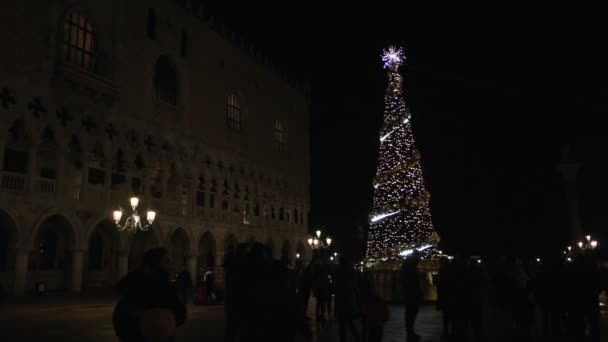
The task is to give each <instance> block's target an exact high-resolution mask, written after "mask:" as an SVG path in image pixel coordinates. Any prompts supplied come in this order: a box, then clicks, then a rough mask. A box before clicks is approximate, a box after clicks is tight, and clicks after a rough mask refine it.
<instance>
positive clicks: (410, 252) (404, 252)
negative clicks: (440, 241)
mask: <svg viewBox="0 0 608 342" xmlns="http://www.w3.org/2000/svg"><path fill="white" fill-rule="evenodd" d="M431 247H433V245H424V246H422V247H420V248H416V249H406V250H404V251H402V252H401V253H399V255H401V256H408V255H410V254H412V253H414V251H415V250H417V251H418V252H422V251H423V250H425V249H427V248H431Z"/></svg>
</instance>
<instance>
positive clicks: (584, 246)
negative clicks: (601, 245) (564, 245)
mask: <svg viewBox="0 0 608 342" xmlns="http://www.w3.org/2000/svg"><path fill="white" fill-rule="evenodd" d="M577 245H578V248H580V249H581V250H582V251H583V252H586V251H592V250H594V249H596V248H597V241H596V240H592V239H591V235H586V236H585V240H583V241H579V242H578V243H577Z"/></svg>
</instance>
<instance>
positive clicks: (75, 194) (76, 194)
mask: <svg viewBox="0 0 608 342" xmlns="http://www.w3.org/2000/svg"><path fill="white" fill-rule="evenodd" d="M65 197H66V198H67V199H69V200H79V199H80V185H66V186H65Z"/></svg>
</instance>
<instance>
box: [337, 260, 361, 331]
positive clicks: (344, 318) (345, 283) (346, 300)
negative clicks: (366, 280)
mask: <svg viewBox="0 0 608 342" xmlns="http://www.w3.org/2000/svg"><path fill="white" fill-rule="evenodd" d="M335 281H336V309H335V312H336V318H337V319H338V328H339V335H340V342H344V341H346V330H347V329H348V330H349V331H350V334H351V335H352V336H353V339H354V340H355V341H361V336H360V334H359V332H358V331H357V328H355V324H354V319H355V318H356V317H355V316H356V315H358V314H360V312H361V311H360V299H359V291H358V288H357V281H356V277H355V274H354V271H353V267H352V265H351V264H350V262H349V261H348V260H346V259H345V258H344V257H342V258H340V264H339V265H338V270H337V272H336V280H335Z"/></svg>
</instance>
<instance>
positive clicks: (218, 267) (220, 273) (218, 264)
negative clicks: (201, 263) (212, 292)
mask: <svg viewBox="0 0 608 342" xmlns="http://www.w3.org/2000/svg"><path fill="white" fill-rule="evenodd" d="M213 273H214V274H215V286H216V287H217V288H218V289H223V288H224V283H225V281H224V279H225V278H226V277H225V275H224V250H223V249H222V248H218V249H217V251H216V254H215V267H214V269H213Z"/></svg>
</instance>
